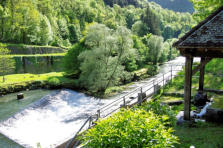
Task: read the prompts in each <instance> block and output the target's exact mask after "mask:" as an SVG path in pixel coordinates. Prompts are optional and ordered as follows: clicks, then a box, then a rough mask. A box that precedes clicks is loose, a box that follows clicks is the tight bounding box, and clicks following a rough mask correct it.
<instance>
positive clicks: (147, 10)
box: [0, 0, 193, 47]
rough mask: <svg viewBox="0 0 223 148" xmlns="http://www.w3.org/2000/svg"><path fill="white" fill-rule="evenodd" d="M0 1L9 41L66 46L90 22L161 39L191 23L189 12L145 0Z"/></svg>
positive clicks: (0, 26) (0, 25)
mask: <svg viewBox="0 0 223 148" xmlns="http://www.w3.org/2000/svg"><path fill="white" fill-rule="evenodd" d="M0 4H1V5H0V40H1V41H4V42H13V43H24V44H35V45H54V46H62V47H63V46H66V47H69V46H70V43H72V44H74V43H78V42H79V41H80V39H81V37H83V36H85V34H84V32H86V29H87V26H88V25H89V24H91V23H93V22H97V23H100V24H105V25H106V26H107V27H109V28H111V29H117V27H118V26H125V27H127V28H129V29H132V31H133V32H134V33H135V34H137V35H139V36H141V37H142V36H144V35H146V34H147V33H153V34H157V35H161V34H162V35H163V37H164V38H165V39H169V38H172V37H176V38H177V37H178V36H179V35H180V34H182V33H185V32H186V31H188V30H189V29H190V28H191V27H190V25H191V24H193V19H192V18H191V15H190V14H189V13H175V12H173V11H170V10H165V9H163V8H161V7H160V6H159V5H157V4H155V3H151V2H147V1H145V0H118V1H117V0H115V1H114V0H112V1H110V0H104V1H103V0H75V1H74V0H66V1H61V0H38V1H27V0H26V1H24V0H4V1H1V2H0ZM105 4H108V5H105ZM109 5H110V6H112V7H110V6H109Z"/></svg>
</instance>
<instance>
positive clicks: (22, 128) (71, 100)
mask: <svg viewBox="0 0 223 148" xmlns="http://www.w3.org/2000/svg"><path fill="white" fill-rule="evenodd" d="M104 103H106V100H99V99H95V98H93V97H88V96H86V95H84V94H82V93H77V92H74V91H71V90H66V89H64V90H60V91H55V92H53V93H52V94H50V95H47V96H45V97H43V98H42V99H40V100H38V101H36V102H35V103H33V104H31V105H30V106H29V107H28V108H26V109H25V110H23V111H21V112H19V113H17V114H15V115H14V116H12V117H11V118H9V119H7V120H6V121H4V122H2V123H0V132H1V133H2V134H4V135H6V136H7V137H9V138H10V139H12V140H14V141H15V142H17V143H19V144H20V145H22V146H24V147H36V146H37V144H38V143H40V144H41V146H42V148H49V147H55V146H57V145H59V144H62V143H63V142H65V141H66V140H68V139H70V138H71V137H72V136H73V135H74V134H75V133H76V132H77V130H78V129H79V128H80V126H81V125H82V124H83V122H84V121H85V119H86V118H87V117H88V116H89V115H90V114H91V113H92V112H93V113H94V112H96V110H97V109H98V108H99V107H100V106H102V105H103V104H104ZM83 119H84V120H83Z"/></svg>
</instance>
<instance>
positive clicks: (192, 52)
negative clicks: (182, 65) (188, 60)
mask: <svg viewBox="0 0 223 148" xmlns="http://www.w3.org/2000/svg"><path fill="white" fill-rule="evenodd" d="M179 50H180V54H181V55H183V56H192V57H208V58H223V52H222V50H219V49H213V50H211V49H196V48H194V49H192V48H191V49H179Z"/></svg>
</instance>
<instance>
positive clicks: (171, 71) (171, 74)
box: [170, 65, 173, 83]
mask: <svg viewBox="0 0 223 148" xmlns="http://www.w3.org/2000/svg"><path fill="white" fill-rule="evenodd" d="M172 76H173V66H172V65H171V70H170V82H171V83H172Z"/></svg>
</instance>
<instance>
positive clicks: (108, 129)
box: [82, 109, 177, 148]
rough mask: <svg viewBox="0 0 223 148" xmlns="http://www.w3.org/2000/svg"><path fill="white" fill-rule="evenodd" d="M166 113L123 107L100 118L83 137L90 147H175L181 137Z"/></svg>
mask: <svg viewBox="0 0 223 148" xmlns="http://www.w3.org/2000/svg"><path fill="white" fill-rule="evenodd" d="M172 132H173V130H172V129H171V128H167V127H165V121H164V120H163V117H162V116H159V115H156V114H155V113H153V112H152V111H149V112H147V111H146V110H144V109H135V110H131V109H127V110H122V111H120V112H118V113H116V114H114V115H113V116H111V117H109V118H108V119H106V120H102V121H99V122H98V123H97V125H96V126H95V127H94V128H92V129H90V130H89V131H88V132H87V133H86V134H85V135H84V136H83V137H82V138H83V141H84V143H87V145H86V146H87V147H97V148H99V147H101V148H102V147H103V148H105V147H116V148H121V147H128V148H131V147H134V148H142V147H151V148H155V147H156V148H163V147H173V145H174V144H175V143H177V137H175V136H174V135H172Z"/></svg>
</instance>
